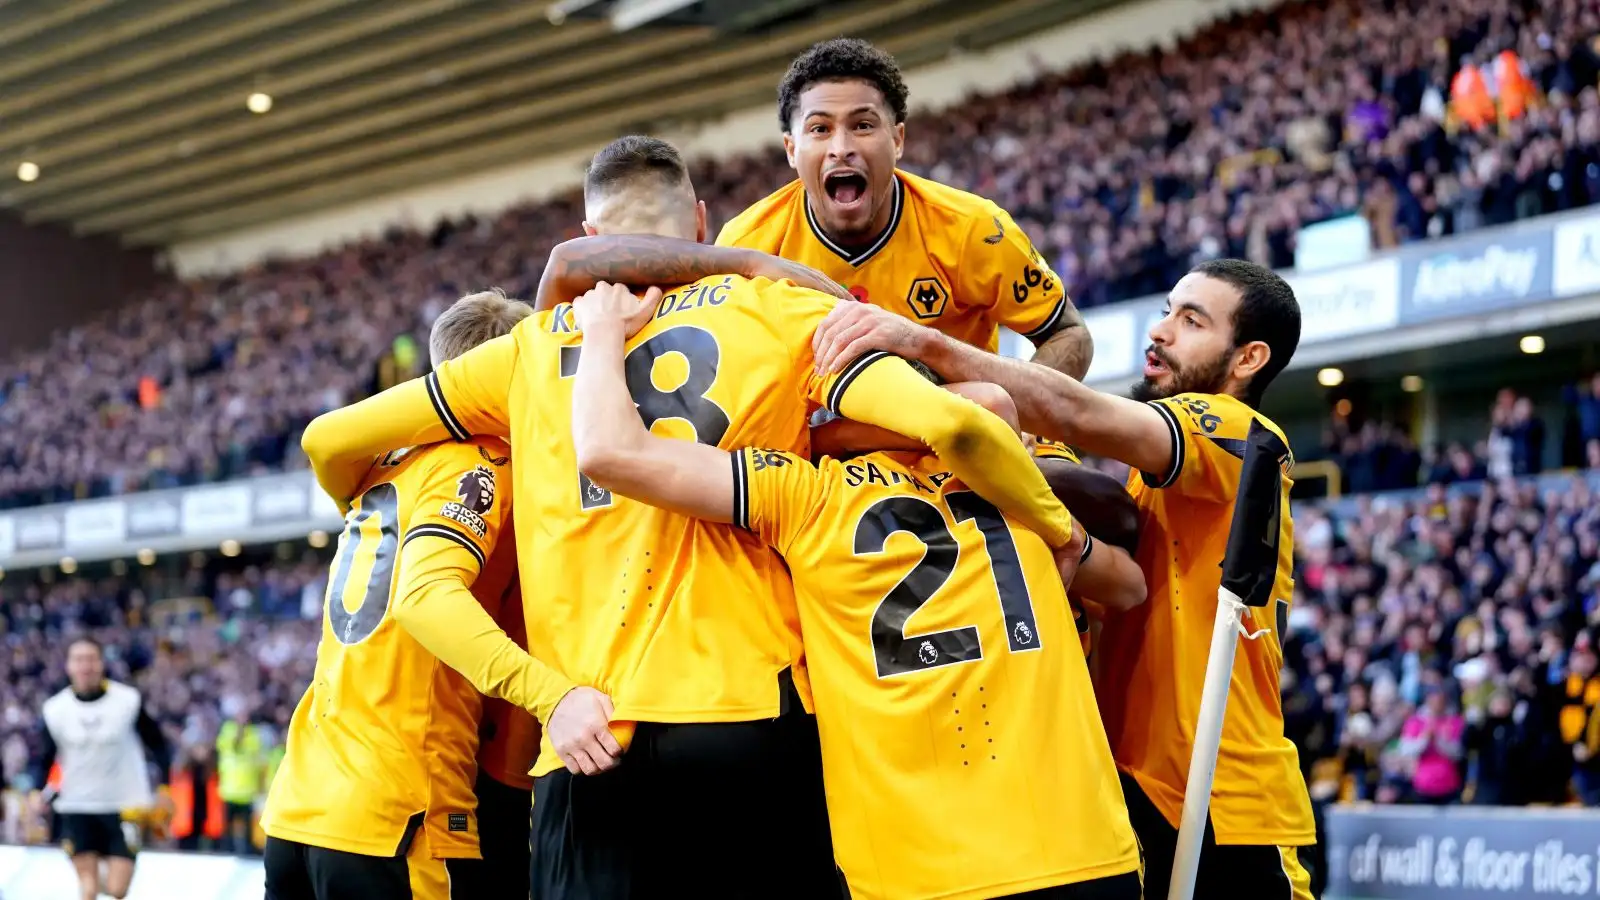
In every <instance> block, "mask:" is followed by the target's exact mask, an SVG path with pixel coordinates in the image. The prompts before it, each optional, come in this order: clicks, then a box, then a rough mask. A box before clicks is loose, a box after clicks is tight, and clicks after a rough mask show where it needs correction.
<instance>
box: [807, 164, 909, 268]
mask: <svg viewBox="0 0 1600 900" xmlns="http://www.w3.org/2000/svg"><path fill="white" fill-rule="evenodd" d="M890 202H891V203H892V204H893V207H892V209H891V211H890V213H889V224H888V226H887V227H885V228H884V229H883V233H882V234H880V235H878V236H877V237H876V238H875V239H873V241H872V243H870V244H868V245H867V246H865V247H863V248H862V249H861V250H859V251H852V250H848V249H846V248H844V247H841V246H839V244H838V243H837V242H835V241H834V240H833V238H830V237H828V235H827V232H825V231H823V230H822V224H821V223H820V222H818V221H817V217H816V215H815V214H813V213H812V212H811V201H810V199H807V200H806V201H805V208H806V224H807V225H809V226H811V233H812V235H814V236H815V237H816V239H817V241H818V242H820V243H821V244H822V246H824V247H827V248H828V249H829V250H832V251H833V252H834V255H836V256H838V257H839V258H840V259H842V260H844V261H845V262H847V263H849V264H850V265H852V266H859V265H861V264H862V263H864V262H866V261H867V260H869V259H871V258H872V257H874V256H876V255H877V254H878V251H879V250H882V249H883V248H884V247H885V246H887V245H888V243H889V239H890V238H892V237H894V231H895V229H896V228H898V227H900V213H901V210H902V208H903V206H904V204H905V188H904V186H903V185H902V184H901V182H900V176H899V175H898V174H897V175H895V176H894V197H893V199H892V200H890Z"/></svg>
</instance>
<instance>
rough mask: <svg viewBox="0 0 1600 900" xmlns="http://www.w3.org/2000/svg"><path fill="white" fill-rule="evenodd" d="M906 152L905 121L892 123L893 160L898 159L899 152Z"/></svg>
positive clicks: (897, 160)
mask: <svg viewBox="0 0 1600 900" xmlns="http://www.w3.org/2000/svg"><path fill="white" fill-rule="evenodd" d="M904 152H906V123H904V122H896V123H894V161H895V162H899V161H900V154H902V153H904Z"/></svg>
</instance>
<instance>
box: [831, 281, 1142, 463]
mask: <svg viewBox="0 0 1600 900" xmlns="http://www.w3.org/2000/svg"><path fill="white" fill-rule="evenodd" d="M814 345H815V348H816V355H817V365H818V367H819V368H821V369H822V370H823V371H836V370H841V369H845V367H846V366H847V365H848V364H849V360H852V359H855V358H857V357H858V356H860V355H861V354H864V353H870V352H873V351H887V352H890V353H895V354H898V355H901V356H905V357H907V358H909V359H915V360H918V361H920V362H922V363H924V364H925V365H927V366H928V367H929V368H931V369H933V370H934V371H935V372H938V373H939V374H940V375H942V376H943V377H944V378H945V379H946V380H948V381H987V382H990V383H992V384H998V385H1000V386H1001V387H1003V388H1005V389H1006V392H1007V393H1009V394H1010V395H1011V399H1012V401H1013V402H1014V403H1016V405H1017V416H1018V418H1019V419H1020V420H1021V422H1022V427H1023V429H1024V430H1026V431H1030V432H1033V433H1034V434H1038V435H1040V436H1042V437H1047V438H1050V439H1052V440H1058V441H1063V442H1066V443H1069V444H1073V445H1075V446H1078V447H1082V448H1083V449H1084V450H1086V451H1088V452H1090V453H1093V454H1096V455H1099V456H1106V457H1109V458H1111V459H1117V460H1121V461H1122V462H1125V463H1127V464H1128V465H1130V466H1133V467H1134V468H1137V469H1140V470H1142V471H1146V472H1160V471H1165V469H1166V467H1167V466H1168V465H1170V464H1171V461H1172V440H1171V435H1170V433H1169V430H1168V426H1167V424H1166V420H1165V419H1164V418H1163V417H1162V415H1161V414H1160V413H1158V412H1156V410H1155V409H1154V408H1152V407H1150V406H1148V405H1146V404H1143V403H1139V402H1136V401H1133V400H1129V399H1127V398H1124V397H1117V396H1114V395H1111V394H1104V393H1101V392H1099V391H1095V390H1091V389H1090V388H1088V387H1085V386H1084V385H1083V384H1082V383H1080V382H1079V381H1077V380H1076V379H1074V378H1071V377H1069V376H1067V375H1063V374H1061V373H1060V372H1057V371H1055V370H1054V369H1051V368H1049V367H1046V366H1042V365H1038V364H1036V363H1031V362H1023V361H1022V360H1018V359H1008V358H1006V357H1003V356H999V355H997V354H994V353H990V352H988V351H987V350H980V349H978V348H977V347H973V346H972V345H970V344H966V343H963V342H962V341H958V340H954V339H952V338H947V337H945V336H944V335H943V334H941V333H940V332H938V331H935V330H933V329H931V328H925V327H923V326H921V325H917V324H916V323H914V322H911V321H909V320H907V319H905V318H903V317H901V316H897V315H895V314H894V313H890V312H885V311H883V310H880V309H878V308H877V307H874V306H869V305H868V304H865V303H841V304H839V305H838V306H837V307H835V308H834V310H833V312H832V313H831V314H830V315H829V316H828V318H827V320H826V321H825V322H823V324H822V325H821V326H820V327H819V328H818V329H817V334H816V339H815V342H814Z"/></svg>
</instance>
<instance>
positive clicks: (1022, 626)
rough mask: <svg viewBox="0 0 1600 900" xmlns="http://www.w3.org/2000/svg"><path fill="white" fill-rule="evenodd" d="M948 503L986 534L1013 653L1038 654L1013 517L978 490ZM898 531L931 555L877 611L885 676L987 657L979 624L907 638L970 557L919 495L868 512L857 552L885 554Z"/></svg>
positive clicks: (876, 638) (877, 655)
mask: <svg viewBox="0 0 1600 900" xmlns="http://www.w3.org/2000/svg"><path fill="white" fill-rule="evenodd" d="M945 504H946V505H947V506H948V507H949V508H950V512H951V513H953V514H954V517H955V521H956V523H957V524H961V523H964V522H969V521H970V522H974V523H976V524H977V526H978V530H979V532H980V533H981V534H982V535H983V556H984V558H983V560H982V564H983V565H985V566H986V567H987V568H988V570H989V575H990V578H991V579H992V581H993V583H994V587H995V592H996V593H997V594H998V596H999V600H1000V610H1001V613H1002V615H1003V616H1004V618H1005V628H1006V645H1007V648H1008V649H1009V650H1010V651H1011V652H1012V653H1021V652H1027V651H1031V650H1038V649H1039V648H1040V646H1041V644H1040V638H1039V626H1038V623H1037V622H1036V621H1035V619H1034V613H1033V598H1032V597H1031V596H1030V595H1029V592H1028V581H1027V578H1026V577H1025V576H1024V575H1023V572H1022V560H1021V558H1020V557H1019V556H1018V555H1017V545H1016V542H1015V541H1014V540H1013V539H1012V537H1011V529H1010V527H1009V526H1007V525H1006V520H1005V517H1004V516H1002V515H1001V514H1000V511H999V510H998V509H996V508H995V507H994V506H993V505H992V504H990V503H989V502H988V501H987V500H984V499H983V498H981V497H979V496H978V495H977V494H974V493H972V492H971V491H954V492H951V493H950V494H947V495H946V496H945ZM897 531H904V532H907V533H909V534H911V535H912V536H914V537H915V538H916V539H917V540H919V541H921V542H922V544H923V547H924V548H925V550H924V553H923V555H922V558H921V559H920V560H918V561H917V564H916V565H915V566H913V567H912V568H911V571H909V572H907V573H906V574H905V575H904V576H902V577H901V579H900V582H899V583H898V584H896V585H895V586H894V587H892V588H890V589H889V593H887V594H885V595H884V597H883V599H882V600H881V601H879V603H878V607H877V609H876V610H875V611H874V612H873V614H872V629H871V631H872V653H873V658H874V659H875V660H876V662H877V668H878V677H879V678H886V677H888V676H891V675H899V674H901V673H904V672H916V671H922V670H925V669H937V668H939V667H941V666H948V665H952V664H954V663H960V662H971V661H973V660H978V659H982V658H983V645H982V643H981V641H980V640H979V631H978V627H977V626H976V625H967V626H964V627H961V628H951V629H948V630H946V631H936V632H931V633H928V634H919V635H908V634H906V624H907V623H908V622H909V621H910V619H911V617H912V616H913V615H915V614H916V612H917V610H919V609H921V608H922V607H923V606H924V605H926V604H927V603H928V601H930V600H932V599H933V596H934V594H936V593H938V592H939V589H940V588H942V587H944V585H945V582H947V581H949V580H950V576H951V575H952V574H953V573H954V572H955V570H956V566H957V565H959V564H961V563H962V562H963V560H962V559H961V547H960V545H959V544H958V543H957V542H956V538H955V535H954V534H953V533H951V531H950V525H949V523H947V522H946V521H945V517H944V513H943V512H941V511H940V509H939V507H938V506H936V505H934V504H933V503H930V502H928V501H927V500H923V499H921V498H919V497H888V498H885V499H883V500H879V501H878V502H877V503H874V504H873V505H872V506H871V507H869V508H868V509H867V511H866V512H864V513H862V515H861V518H860V519H859V520H857V522H856V529H855V548H854V549H855V554H856V555H857V556H868V555H873V554H878V553H882V552H883V551H884V549H885V548H886V547H887V546H888V543H889V536H890V535H892V534H894V533H895V532H897ZM974 562H976V561H974ZM969 564H970V563H969Z"/></svg>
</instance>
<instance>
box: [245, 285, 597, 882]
mask: <svg viewBox="0 0 1600 900" xmlns="http://www.w3.org/2000/svg"><path fill="white" fill-rule="evenodd" d="M530 311H531V310H530V309H529V307H528V306H527V305H525V304H522V303H517V302H514V301H508V300H506V299H505V298H503V297H500V296H499V295H496V294H483V295H475V296H471V297H467V298H464V299H462V300H461V301H459V302H458V303H457V304H456V305H454V306H452V307H451V308H450V309H448V310H446V311H445V312H444V313H443V314H442V315H441V316H440V317H439V320H438V321H436V322H435V323H434V335H435V337H436V338H438V340H435V341H433V342H431V343H432V345H433V351H434V361H435V363H436V364H437V363H439V362H442V361H443V359H444V358H448V357H450V356H454V355H458V354H460V353H462V352H464V351H465V350H467V349H468V348H470V347H472V346H474V345H476V344H478V343H480V342H481V341H482V340H483V339H484V338H485V337H487V336H488V334H484V333H483V332H484V331H485V330H487V331H488V332H489V334H504V333H506V332H507V331H508V330H510V328H511V326H512V325H513V324H515V323H516V322H517V321H519V320H520V319H522V318H524V317H525V316H527V314H528V313H529V312H530ZM458 326H471V327H458ZM509 455H510V451H509V450H508V449H507V447H506V446H505V444H504V443H503V442H501V441H498V440H495V439H493V438H478V439H476V440H471V441H465V442H462V443H444V444H438V445H436V446H431V447H422V448H419V449H410V450H398V451H395V452H392V453H388V454H387V455H385V456H383V457H382V458H381V459H378V460H377V462H376V463H373V462H372V461H371V458H370V457H369V459H368V465H367V466H366V469H367V471H366V472H365V474H363V476H362V477H361V480H360V483H359V485H357V487H356V488H355V489H354V490H353V491H351V492H350V493H349V494H346V495H342V496H343V499H345V500H347V501H348V502H347V503H346V504H344V505H347V506H348V508H349V514H348V515H347V516H346V517H345V521H346V525H345V531H344V534H343V535H342V536H341V537H340V538H339V550H338V552H337V553H336V554H335V555H334V559H333V564H332V569H331V571H330V573H329V578H328V595H327V608H326V610H325V611H324V614H323V626H322V640H321V642H320V643H319V644H318V646H317V664H316V671H315V674H314V675H313V677H312V683H311V687H310V688H309V689H308V690H307V691H306V694H305V696H304V697H303V698H301V700H300V704H299V705H298V706H297V707H296V708H295V711H294V717H293V719H292V720H291V721H290V724H289V733H288V738H287V747H286V751H285V755H284V759H283V763H282V765H281V766H280V768H279V769H278V773H277V776H276V777H275V778H274V779H273V782H272V787H271V790H270V792H269V794H268V797H267V808H266V812H265V814H264V815H263V817H262V829H263V830H264V831H266V833H267V835H268V838H267V846H266V854H265V856H266V859H265V866H266V877H267V893H266V896H267V898H268V900H343V898H347V897H363V898H371V900H412V898H414V900H450V898H461V897H478V896H481V895H482V894H483V893H484V892H482V891H480V890H479V889H478V888H477V887H476V885H474V884H472V881H473V879H472V878H471V877H470V876H471V875H472V874H473V873H472V872H471V871H470V867H465V866H461V865H459V861H462V860H471V859H476V858H478V856H479V852H480V851H479V846H478V834H479V828H478V824H477V822H476V814H475V812H476V809H475V808H476V805H477V804H476V800H475V797H474V795H473V777H474V770H475V765H474V759H475V757H476V755H477V751H478V723H479V716H480V713H481V705H480V704H481V700H480V698H479V696H478V691H482V692H483V693H486V694H491V695H494V696H498V697H502V698H504V699H506V700H508V701H510V702H512V703H515V704H516V705H518V706H520V707H522V708H525V709H528V710H530V711H533V712H535V713H536V714H537V715H538V716H539V718H540V719H541V720H544V719H548V717H549V716H550V714H551V711H552V709H554V708H555V707H556V706H557V705H558V703H559V704H560V705H561V706H563V707H565V706H568V705H569V704H581V703H584V702H586V695H587V694H593V693H594V692H593V691H591V690H590V689H587V688H575V687H574V686H573V684H572V683H571V682H570V681H567V680H565V679H563V678H562V677H561V676H560V675H558V674H557V673H555V672H553V671H551V670H549V669H547V668H545V667H544V666H542V665H540V664H539V663H538V662H536V661H535V660H533V659H532V658H531V657H529V656H528V654H527V653H526V652H525V651H523V650H522V649H521V648H519V647H518V646H517V645H516V644H515V643H514V642H513V641H512V640H511V639H510V638H509V637H507V636H506V634H505V632H504V631H503V630H501V628H500V627H499V626H498V625H496V624H495V616H496V615H498V614H499V613H500V611H501V609H500V608H501V605H502V603H503V601H504V598H505V597H506V595H507V594H508V593H509V591H508V588H509V587H510V585H511V583H512V580H513V578H515V575H516V570H515V563H516V553H515V549H514V543H513V541H512V539H511V531H510V528H509V527H507V526H508V525H509V521H508V517H507V511H508V509H509V507H510V502H509V501H510V498H509V497H507V496H506V495H505V491H504V489H503V487H502V485H504V484H505V483H507V482H509V481H510V478H511V471H510V469H509V465H510V460H509V458H508V457H509ZM474 688H476V689H477V690H474Z"/></svg>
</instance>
